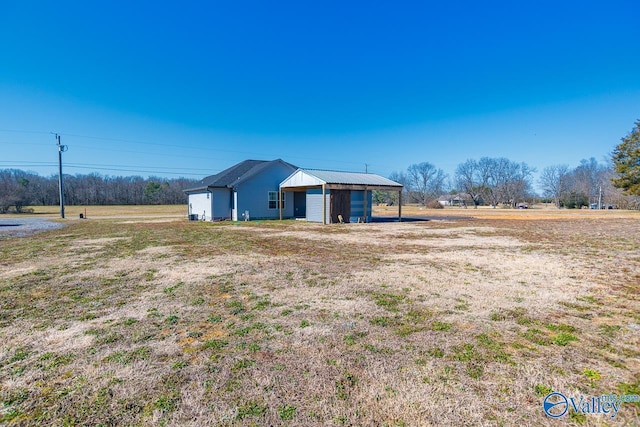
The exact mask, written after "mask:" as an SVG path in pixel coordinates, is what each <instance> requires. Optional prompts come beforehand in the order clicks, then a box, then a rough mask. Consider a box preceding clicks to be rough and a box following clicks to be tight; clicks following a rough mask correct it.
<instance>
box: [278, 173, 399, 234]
mask: <svg viewBox="0 0 640 427" xmlns="http://www.w3.org/2000/svg"><path fill="white" fill-rule="evenodd" d="M373 190H380V191H397V192H399V193H400V197H402V184H399V183H397V182H395V181H392V180H390V179H387V178H384V177H382V176H380V175H376V174H371V173H356V172H335V171H326V170H316V169H298V170H296V171H295V172H294V173H292V174H291V175H290V176H289V177H287V178H286V179H285V180H283V181H282V183H280V191H281V192H282V193H283V194H286V195H290V194H292V195H293V197H292V198H293V207H294V216H295V217H297V218H306V220H307V221H312V222H321V223H324V224H328V223H337V222H341V221H340V219H342V222H361V221H363V222H369V221H371V205H372V191H373ZM289 199H290V198H288V199H287V200H289ZM401 205H402V203H399V204H398V216H399V217H400V218H401V217H402V211H401V209H402V208H401ZM285 214H286V213H284V212H283V217H284V216H285Z"/></svg>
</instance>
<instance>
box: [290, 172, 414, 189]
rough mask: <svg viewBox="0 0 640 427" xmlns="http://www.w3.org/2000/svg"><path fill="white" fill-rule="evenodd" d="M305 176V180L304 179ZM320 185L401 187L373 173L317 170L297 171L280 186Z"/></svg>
mask: <svg viewBox="0 0 640 427" xmlns="http://www.w3.org/2000/svg"><path fill="white" fill-rule="evenodd" d="M305 176H306V179H305V178H304V177H305ZM309 178H311V179H309ZM321 184H342V185H366V186H383V187H399V188H401V187H402V184H400V183H397V182H395V181H392V180H390V179H388V178H385V177H383V176H380V175H376V174H373V173H359V172H338V171H328V170H319V169H298V170H297V171H296V172H294V173H293V174H292V175H291V176H290V177H289V178H287V179H286V180H284V181H283V182H282V184H280V186H281V187H289V186H291V187H299V186H305V185H306V186H308V185H321Z"/></svg>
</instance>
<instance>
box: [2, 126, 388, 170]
mask: <svg viewBox="0 0 640 427" xmlns="http://www.w3.org/2000/svg"><path fill="white" fill-rule="evenodd" d="M0 132H14V133H34V134H42V133H49V132H42V131H27V130H16V129H0ZM59 135H62V136H65V137H67V136H68V137H74V138H85V139H95V140H102V141H113V142H125V143H128V144H140V145H151V146H158V147H172V148H180V149H189V150H198V151H204V152H209V153H212V154H213V153H216V152H223V153H235V154H245V155H248V156H257V157H274V156H275V157H280V155H277V154H274V153H259V152H256V151H241V150H230V149H224V148H208V147H191V146H184V145H178V144H163V143H158V142H148V141H139V140H133V139H124V138H111V137H102V136H93V135H80V134H73V133H65V132H61V133H59ZM76 147H82V148H91V149H94V150H95V149H100V150H103V151H108V152H127V153H132V154H146V155H148V154H149V153H148V152H141V151H131V150H122V149H117V150H111V149H108V148H102V147H94V146H90V147H87V146H83V145H81V144H76V143H74V148H76ZM154 154H155V155H162V156H170V157H181V158H192V159H193V158H197V159H202V156H197V157H196V156H185V155H179V154H161V153H154ZM286 158H287V159H299V160H314V161H331V162H334V163H344V164H353V165H355V164H358V165H361V163H360V162H357V161H349V160H340V159H336V158H332V159H319V158H317V157H303V156H286ZM378 166H382V165H378Z"/></svg>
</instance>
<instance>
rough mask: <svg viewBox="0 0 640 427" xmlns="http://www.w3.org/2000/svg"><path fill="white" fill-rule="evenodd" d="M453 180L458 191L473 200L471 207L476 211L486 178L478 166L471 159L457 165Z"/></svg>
mask: <svg viewBox="0 0 640 427" xmlns="http://www.w3.org/2000/svg"><path fill="white" fill-rule="evenodd" d="M455 179H456V187H457V188H458V190H459V191H462V192H464V193H466V194H468V195H469V197H471V200H473V207H474V208H475V209H477V208H478V205H479V204H480V201H481V200H482V194H483V193H484V191H485V187H486V185H487V182H486V179H487V177H486V174H483V173H482V170H481V168H480V164H479V163H478V162H477V161H475V160H473V159H469V160H467V161H466V162H464V163H461V164H459V165H458V167H457V168H456V178H455Z"/></svg>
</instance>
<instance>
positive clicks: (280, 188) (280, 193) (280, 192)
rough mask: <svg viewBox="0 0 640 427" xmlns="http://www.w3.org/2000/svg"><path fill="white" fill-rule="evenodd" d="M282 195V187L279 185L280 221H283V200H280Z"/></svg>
mask: <svg viewBox="0 0 640 427" xmlns="http://www.w3.org/2000/svg"><path fill="white" fill-rule="evenodd" d="M280 197H283V196H282V187H278V210H279V211H280V221H282V202H280Z"/></svg>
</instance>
